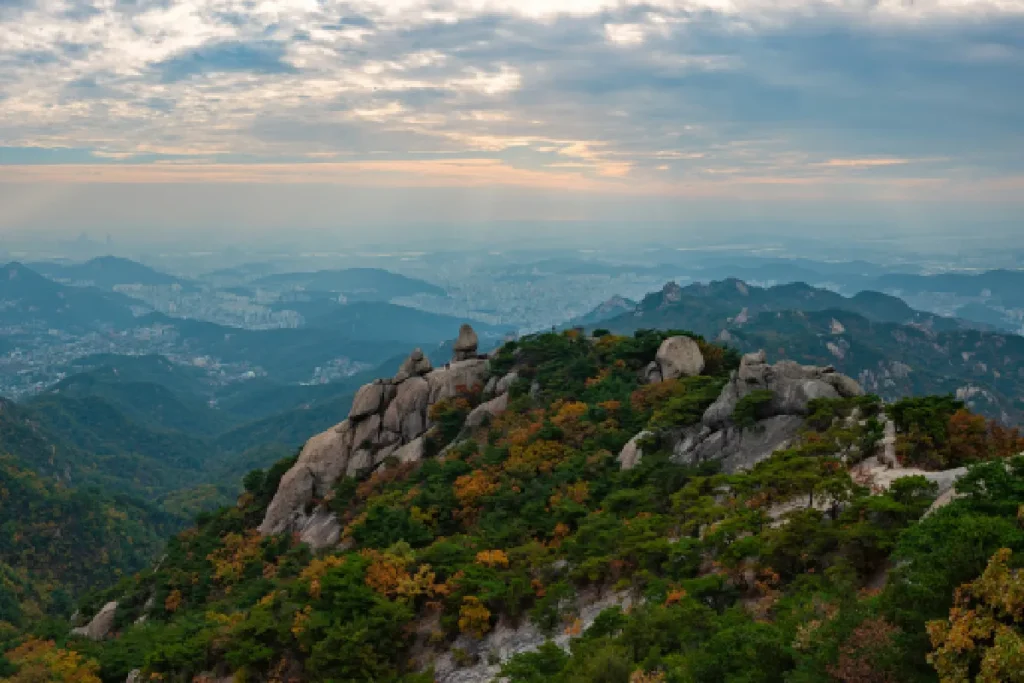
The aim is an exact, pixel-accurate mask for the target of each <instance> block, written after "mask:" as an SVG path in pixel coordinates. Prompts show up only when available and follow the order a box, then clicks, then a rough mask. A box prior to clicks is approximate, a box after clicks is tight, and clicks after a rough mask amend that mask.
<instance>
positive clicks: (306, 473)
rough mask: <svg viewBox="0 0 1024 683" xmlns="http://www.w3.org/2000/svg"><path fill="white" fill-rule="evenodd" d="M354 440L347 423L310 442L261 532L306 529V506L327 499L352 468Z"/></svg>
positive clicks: (285, 480)
mask: <svg viewBox="0 0 1024 683" xmlns="http://www.w3.org/2000/svg"><path fill="white" fill-rule="evenodd" d="M353 438H354V433H353V429H352V425H351V423H350V422H349V421H348V420H345V421H344V422H342V423H341V424H339V425H337V426H335V427H331V428H330V429H328V430H327V431H325V432H322V433H320V434H317V435H316V436H314V437H313V438H312V439H310V440H309V441H308V442H306V445H305V446H304V447H303V449H302V452H301V453H300V454H299V458H298V460H297V461H296V462H295V465H293V466H292V468H291V469H290V470H288V471H287V472H285V473H284V476H283V477H281V483H280V484H278V487H277V493H276V494H275V495H274V499H273V500H272V501H271V502H270V506H269V507H268V508H267V514H266V516H265V517H264V518H263V523H262V524H260V526H259V531H260V533H263V534H280V533H286V532H290V531H296V530H300V529H301V528H302V527H304V526H305V524H306V523H307V521H308V518H307V515H306V507H307V506H308V505H309V503H310V502H311V501H313V500H314V499H316V498H322V497H324V496H325V495H326V494H327V492H328V491H330V489H331V487H332V486H333V485H334V482H335V481H337V480H338V477H340V476H341V475H342V474H343V473H344V472H345V471H346V469H347V468H348V461H349V458H350V456H351V453H352V442H353Z"/></svg>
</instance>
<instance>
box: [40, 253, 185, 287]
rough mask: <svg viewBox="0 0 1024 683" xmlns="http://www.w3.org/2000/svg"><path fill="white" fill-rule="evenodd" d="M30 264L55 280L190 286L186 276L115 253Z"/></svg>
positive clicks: (95, 285) (97, 283) (79, 282)
mask: <svg viewBox="0 0 1024 683" xmlns="http://www.w3.org/2000/svg"><path fill="white" fill-rule="evenodd" d="M31 267H32V268H33V269H34V270H35V271H36V272H38V273H41V274H43V275H45V276H46V277H49V278H51V279H54V280H59V281H61V282H66V283H69V284H75V285H89V286H93V287H99V288H101V289H114V288H115V287H117V286H118V285H145V286H169V285H184V286H191V283H189V282H188V281H187V280H184V279H182V278H179V277H175V276H173V275H168V274H167V273H161V272H160V271H158V270H154V269H153V268H150V267H149V266H147V265H143V264H142V263H139V262H138V261H132V260H131V259H126V258H119V257H117V256H101V257H99V258H94V259H91V260H89V261H86V262H85V263H71V264H68V263H47V262H41V263H33V264H31Z"/></svg>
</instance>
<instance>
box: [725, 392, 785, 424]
mask: <svg viewBox="0 0 1024 683" xmlns="http://www.w3.org/2000/svg"><path fill="white" fill-rule="evenodd" d="M774 398H775V392H773V391H771V390H770V389H758V390H757V391H752V392H750V393H749V394H747V395H746V396H744V397H743V398H741V399H740V400H739V401H737V402H736V408H734V409H733V411H732V421H733V422H734V423H736V426H737V427H740V428H744V429H745V428H747V427H753V426H754V425H755V424H757V423H758V422H759V421H760V420H764V419H766V418H768V417H771V413H770V412H769V410H770V407H771V402H772V399H774Z"/></svg>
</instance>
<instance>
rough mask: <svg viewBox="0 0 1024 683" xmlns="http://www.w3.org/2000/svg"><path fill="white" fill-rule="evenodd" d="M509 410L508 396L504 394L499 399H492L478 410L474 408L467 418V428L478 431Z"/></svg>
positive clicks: (482, 404) (478, 407) (479, 406)
mask: <svg viewBox="0 0 1024 683" xmlns="http://www.w3.org/2000/svg"><path fill="white" fill-rule="evenodd" d="M507 409H508V394H502V395H501V396H498V397H497V398H492V399H491V400H490V401H488V402H487V403H481V404H480V405H478V406H477V407H476V408H473V410H472V412H470V414H469V416H468V417H466V427H467V428H469V429H476V428H477V427H479V426H481V425H482V424H483V423H484V422H485V421H486V420H489V419H492V418H495V417H497V416H498V415H501V414H502V413H504V412H505V411H506V410H507Z"/></svg>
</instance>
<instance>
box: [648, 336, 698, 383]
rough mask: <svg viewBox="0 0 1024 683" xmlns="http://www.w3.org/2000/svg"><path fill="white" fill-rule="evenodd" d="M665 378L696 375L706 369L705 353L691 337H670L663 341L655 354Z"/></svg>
mask: <svg viewBox="0 0 1024 683" xmlns="http://www.w3.org/2000/svg"><path fill="white" fill-rule="evenodd" d="M655 360H656V361H657V363H658V367H659V368H660V369H661V377H662V379H664V380H668V379H676V378H679V377H694V376H696V375H699V374H700V373H701V372H703V370H704V355H703V354H701V352H700V347H699V346H698V345H697V342H695V341H694V340H693V339H691V338H689V337H683V336H679V337H669V338H668V339H666V340H665V341H663V342H662V343H661V346H660V347H659V348H658V353H657V355H656V356H655Z"/></svg>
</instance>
